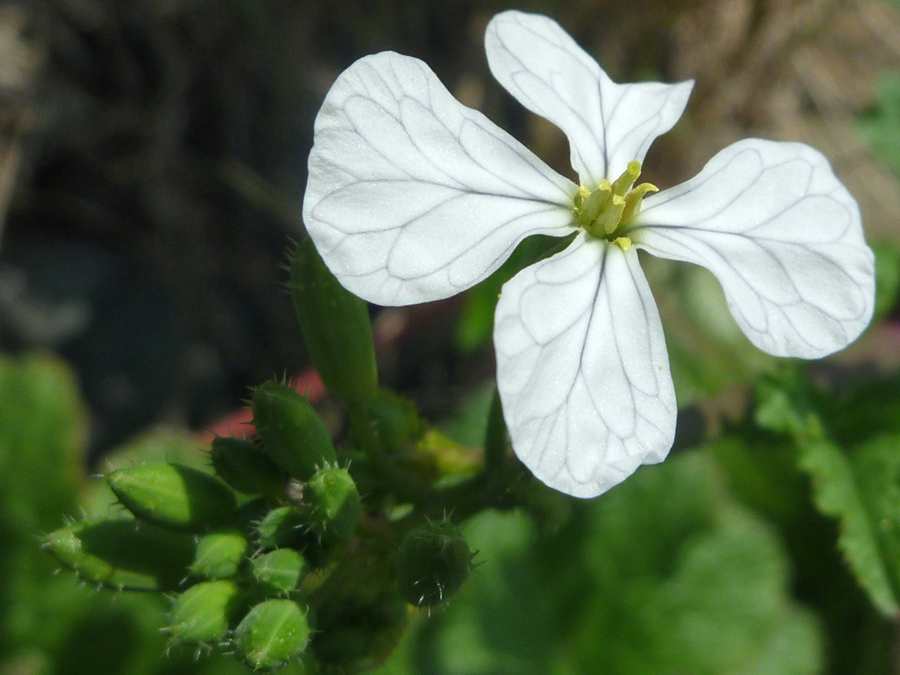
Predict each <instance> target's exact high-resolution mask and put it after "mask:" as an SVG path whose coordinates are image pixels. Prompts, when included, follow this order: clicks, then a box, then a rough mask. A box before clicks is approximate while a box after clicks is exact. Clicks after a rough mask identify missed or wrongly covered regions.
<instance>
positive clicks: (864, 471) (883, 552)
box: [800, 436, 900, 618]
mask: <svg viewBox="0 0 900 675" xmlns="http://www.w3.org/2000/svg"><path fill="white" fill-rule="evenodd" d="M800 465H801V467H802V468H803V469H804V470H806V471H807V472H808V473H809V474H810V476H811V477H812V479H813V496H814V500H815V504H816V506H817V508H818V509H819V510H820V511H822V513H825V514H827V515H829V516H833V517H835V518H838V519H839V520H840V524H841V534H840V538H839V541H838V544H839V546H840V548H841V550H842V551H843V553H844V556H845V557H846V560H847V564H848V565H849V566H850V568H851V569H852V570H853V573H854V574H855V575H856V577H857V579H859V582H860V584H861V585H862V586H863V588H864V589H865V590H866V592H867V593H868V594H869V597H870V598H871V599H872V602H873V603H874V604H875V606H876V607H877V608H878V610H879V611H880V612H881V613H882V614H884V615H885V616H886V617H890V618H896V617H897V614H898V612H900V594H898V581H900V555H898V554H900V509H898V506H897V504H898V503H900V502H897V501H896V500H897V499H898V498H900V486H898V483H897V481H898V478H900V437H898V436H885V437H880V438H876V439H874V440H872V441H869V442H867V443H865V444H864V445H863V446H861V447H859V448H858V449H856V450H855V451H854V453H853V454H852V456H851V457H848V456H847V455H846V454H844V452H843V451H842V450H841V449H840V448H839V447H838V446H837V445H835V444H834V443H831V442H830V441H827V440H825V439H819V440H813V441H809V442H807V443H805V444H804V445H803V446H802V447H801V448H800ZM891 500H894V503H891Z"/></svg>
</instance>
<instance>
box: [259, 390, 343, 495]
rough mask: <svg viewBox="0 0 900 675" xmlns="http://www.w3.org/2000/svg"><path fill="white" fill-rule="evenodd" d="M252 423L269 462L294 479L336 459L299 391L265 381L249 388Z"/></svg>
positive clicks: (322, 425) (325, 433) (306, 477)
mask: <svg viewBox="0 0 900 675" xmlns="http://www.w3.org/2000/svg"><path fill="white" fill-rule="evenodd" d="M252 407H253V423H254V424H255V425H256V429H257V431H258V432H259V436H260V438H261V439H262V441H263V445H264V446H265V449H266V452H267V453H268V455H269V457H271V458H272V461H274V462H275V464H277V465H278V466H280V467H281V468H282V469H284V470H285V471H287V472H288V473H289V474H290V475H291V476H293V477H294V478H298V479H300V480H304V481H305V480H309V478H310V477H311V476H312V475H313V474H314V473H315V472H316V469H317V468H318V467H320V466H325V465H326V464H334V463H336V462H337V455H336V454H335V452H334V445H333V444H332V442H331V434H329V433H328V429H327V428H326V427H325V423H324V422H322V418H320V417H319V415H318V413H317V412H316V411H315V410H314V409H313V407H312V406H311V405H310V404H309V403H308V402H307V400H306V399H305V398H303V397H302V396H301V395H300V394H298V393H297V392H296V391H294V390H293V389H292V388H291V387H289V386H287V385H286V384H281V383H280V382H275V381H269V382H265V383H264V384H261V385H260V386H258V387H257V388H256V389H254V390H253V398H252Z"/></svg>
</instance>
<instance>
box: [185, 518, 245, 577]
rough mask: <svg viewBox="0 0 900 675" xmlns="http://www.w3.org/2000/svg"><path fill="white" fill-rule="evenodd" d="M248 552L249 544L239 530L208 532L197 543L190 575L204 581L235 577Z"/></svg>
mask: <svg viewBox="0 0 900 675" xmlns="http://www.w3.org/2000/svg"><path fill="white" fill-rule="evenodd" d="M249 551H250V542H249V540H248V539H247V535H245V534H244V533H243V532H241V531H240V530H236V529H230V530H222V531H219V532H210V533H209V534H206V535H204V536H203V537H201V538H200V540H199V541H198V542H197V552H196V554H195V555H194V562H192V563H191V568H190V570H191V574H193V575H194V576H196V577H202V578H204V579H228V578H230V577H233V576H235V575H236V574H237V573H238V570H239V569H240V567H241V564H242V563H243V562H244V560H245V559H246V557H247V553H248V552H249Z"/></svg>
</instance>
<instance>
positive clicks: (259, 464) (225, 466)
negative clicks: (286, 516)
mask: <svg viewBox="0 0 900 675" xmlns="http://www.w3.org/2000/svg"><path fill="white" fill-rule="evenodd" d="M210 455H211V456H212V463H213V466H214V467H215V469H216V474H218V476H219V477H220V478H221V479H222V480H224V481H225V482H226V483H228V484H229V485H230V486H231V487H233V488H234V489H235V490H238V491H239V492H243V493H245V494H248V495H278V494H281V493H282V492H284V482H285V475H284V472H283V471H282V470H281V469H279V468H278V467H277V466H275V465H274V464H273V463H272V460H271V459H269V457H268V456H267V455H266V454H265V453H264V452H263V450H262V449H261V448H259V447H258V446H257V445H256V444H255V443H253V442H251V441H247V440H244V439H240V438H223V437H219V438H216V439H215V440H214V441H213V442H212V448H211V450H210Z"/></svg>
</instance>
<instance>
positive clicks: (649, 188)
mask: <svg viewBox="0 0 900 675" xmlns="http://www.w3.org/2000/svg"><path fill="white" fill-rule="evenodd" d="M651 192H659V188H658V187H656V186H655V185H653V184H652V183H641V184H640V185H638V186H637V187H636V188H634V189H633V190H632V191H631V192H629V193H628V195H627V196H626V197H625V210H624V211H622V221H621V222H622V225H628V223H630V222H631V221H632V220H634V217H635V216H636V215H637V214H638V213H640V212H641V204H642V203H643V199H644V197H645V196H647V195H648V194H650V193H651Z"/></svg>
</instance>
